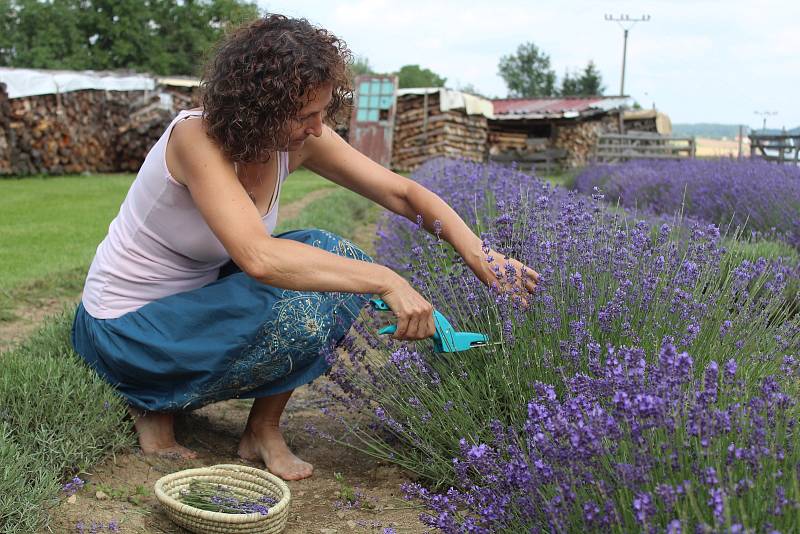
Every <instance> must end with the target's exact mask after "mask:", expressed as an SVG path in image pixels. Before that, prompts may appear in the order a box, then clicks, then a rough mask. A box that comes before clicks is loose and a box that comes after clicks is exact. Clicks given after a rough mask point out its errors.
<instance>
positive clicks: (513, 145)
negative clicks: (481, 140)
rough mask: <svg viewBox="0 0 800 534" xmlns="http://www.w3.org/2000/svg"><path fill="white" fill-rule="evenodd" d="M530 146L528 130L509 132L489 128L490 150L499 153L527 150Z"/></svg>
mask: <svg viewBox="0 0 800 534" xmlns="http://www.w3.org/2000/svg"><path fill="white" fill-rule="evenodd" d="M527 148H528V133H527V132H509V131H502V130H492V129H490V130H489V152H490V153H493V154H499V153H502V152H509V151H511V150H525V149H527Z"/></svg>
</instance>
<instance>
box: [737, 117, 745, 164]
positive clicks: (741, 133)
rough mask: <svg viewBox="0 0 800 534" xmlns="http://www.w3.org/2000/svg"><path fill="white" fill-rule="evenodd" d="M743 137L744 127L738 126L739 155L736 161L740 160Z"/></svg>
mask: <svg viewBox="0 0 800 534" xmlns="http://www.w3.org/2000/svg"><path fill="white" fill-rule="evenodd" d="M743 135H744V126H742V125H741V124H740V125H739V155H738V156H737V157H736V158H737V159H742V136H743Z"/></svg>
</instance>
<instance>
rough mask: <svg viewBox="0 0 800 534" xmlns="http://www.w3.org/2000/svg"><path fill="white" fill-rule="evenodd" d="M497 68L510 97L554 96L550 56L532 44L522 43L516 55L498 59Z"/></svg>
mask: <svg viewBox="0 0 800 534" xmlns="http://www.w3.org/2000/svg"><path fill="white" fill-rule="evenodd" d="M497 68H498V74H500V76H501V77H502V78H503V80H504V81H505V83H506V86H507V87H508V93H509V96H511V97H537V96H553V95H555V94H556V73H555V71H554V70H553V69H552V68H550V56H548V55H547V54H545V53H544V52H542V51H541V50H539V48H538V47H537V46H536V45H535V44H533V43H530V42H528V43H523V44H521V45H519V47H517V52H516V54H511V55H508V56H503V57H502V58H500V63H499V64H498V67H497Z"/></svg>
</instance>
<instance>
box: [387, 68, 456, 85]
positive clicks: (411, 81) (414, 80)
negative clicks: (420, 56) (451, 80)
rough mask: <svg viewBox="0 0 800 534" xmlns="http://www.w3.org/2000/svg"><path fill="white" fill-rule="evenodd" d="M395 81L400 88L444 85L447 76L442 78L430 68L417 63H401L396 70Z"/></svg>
mask: <svg viewBox="0 0 800 534" xmlns="http://www.w3.org/2000/svg"><path fill="white" fill-rule="evenodd" d="M397 78H398V80H397V83H398V87H399V88H400V89H404V88H406V87H444V84H445V82H446V81H447V78H442V77H441V76H439V75H438V74H436V73H435V72H433V71H432V70H430V69H423V68H420V66H419V65H403V66H402V67H400V70H399V71H398V72H397Z"/></svg>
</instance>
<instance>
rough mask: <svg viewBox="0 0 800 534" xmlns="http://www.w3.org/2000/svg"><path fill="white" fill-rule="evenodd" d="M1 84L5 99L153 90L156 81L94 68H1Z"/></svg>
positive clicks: (138, 75)
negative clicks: (84, 92)
mask: <svg viewBox="0 0 800 534" xmlns="http://www.w3.org/2000/svg"><path fill="white" fill-rule="evenodd" d="M0 83H4V84H6V92H7V93H8V98H23V97H26V96H35V95H50V94H56V93H67V92H69V91H80V90H84V89H97V90H101V91H102V90H105V91H145V90H147V91H152V90H153V89H154V88H155V86H156V82H155V79H154V78H152V77H150V76H143V75H141V74H134V75H121V74H112V73H108V72H95V71H69V70H37V69H12V68H6V67H0Z"/></svg>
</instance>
